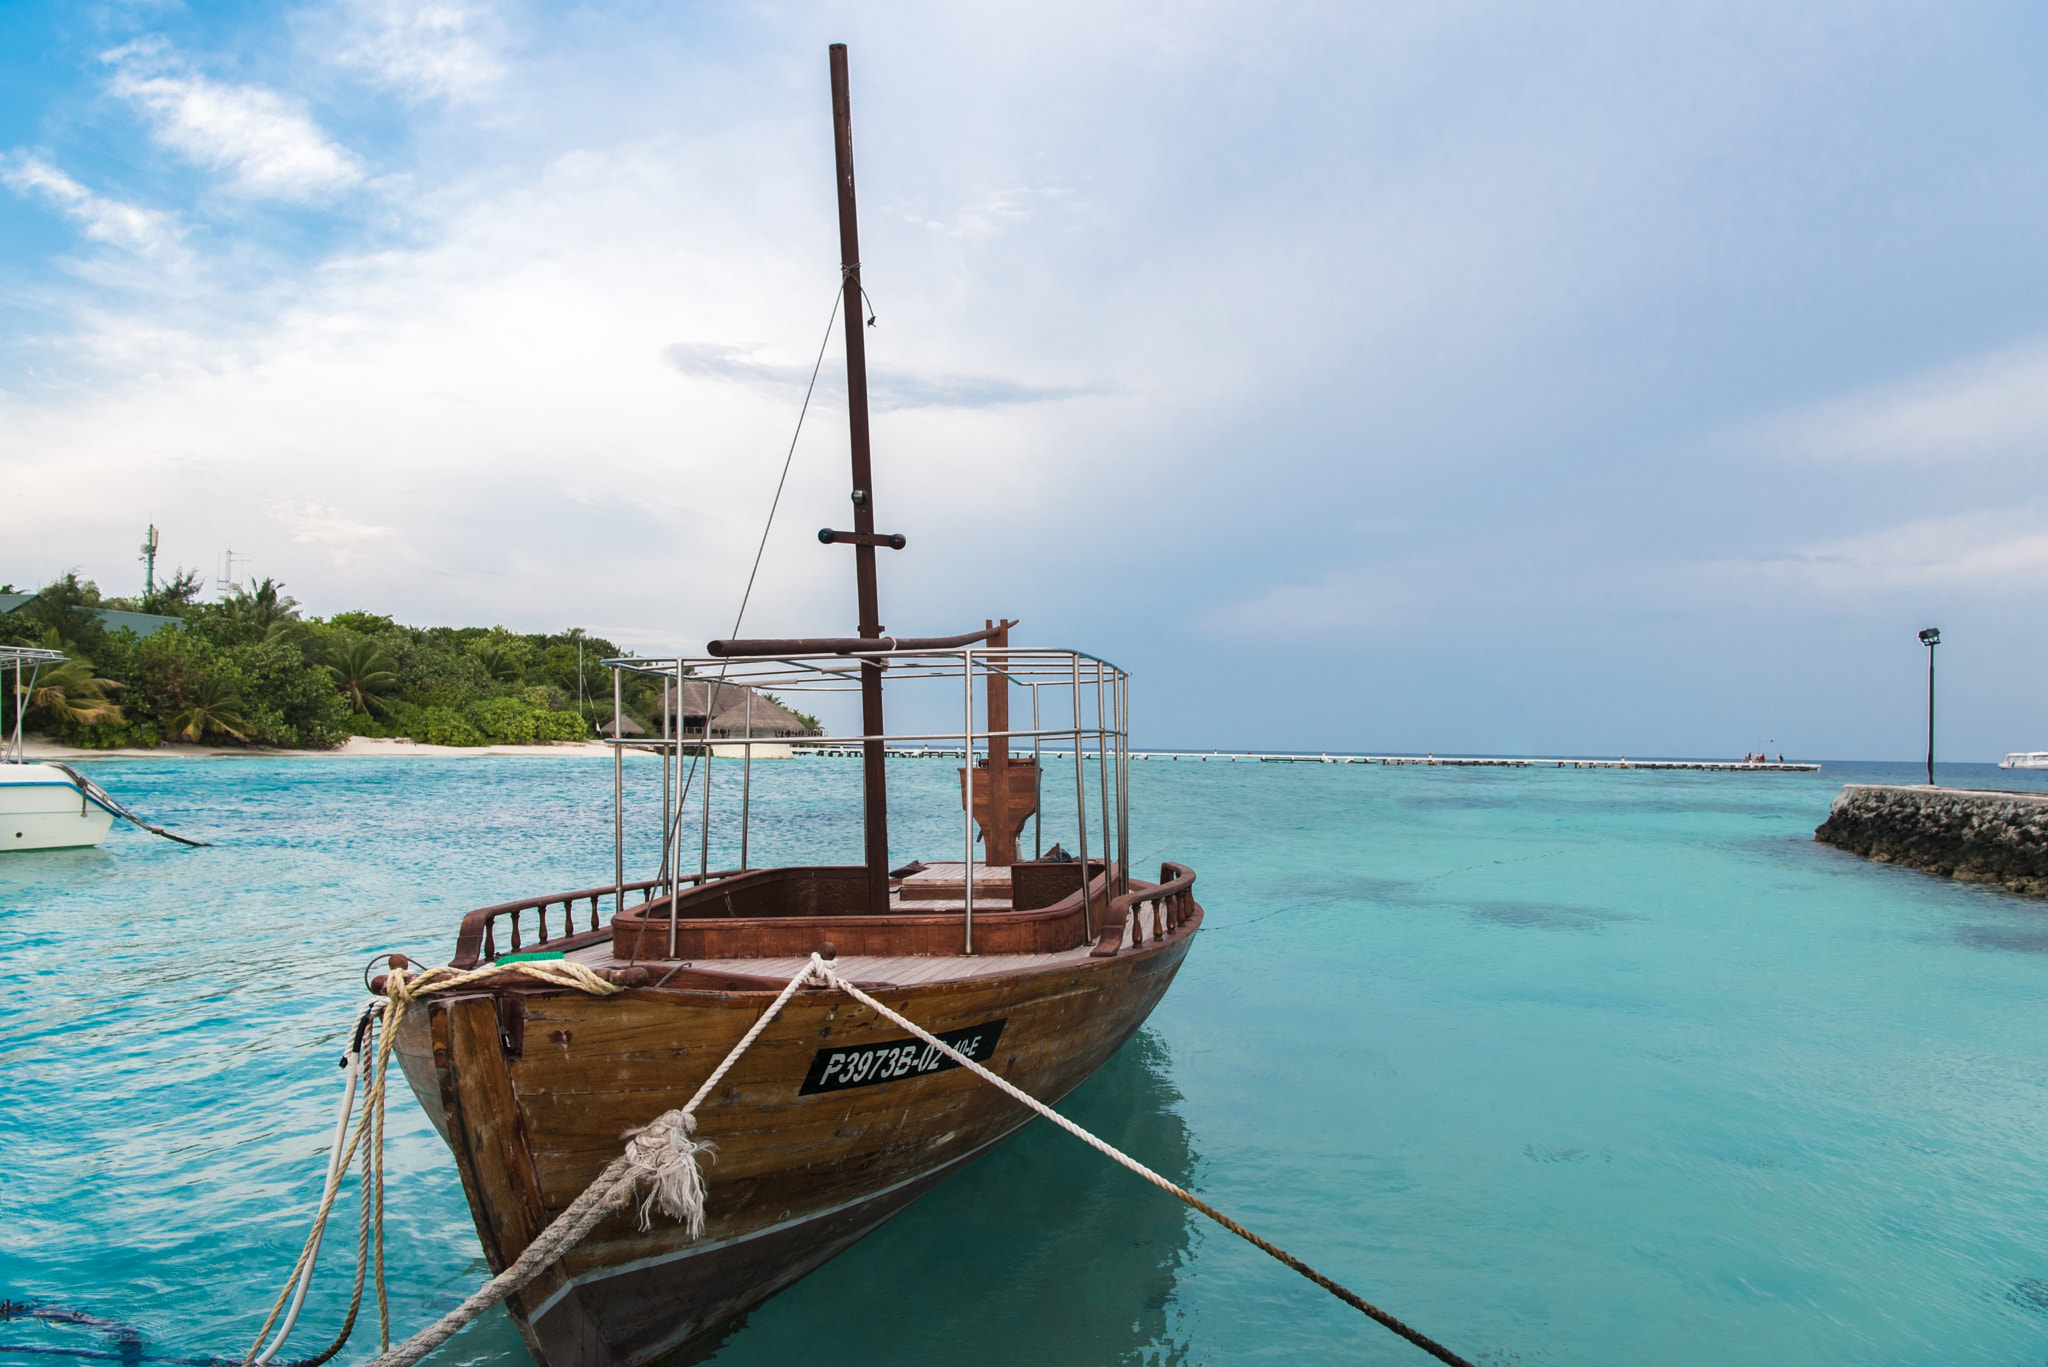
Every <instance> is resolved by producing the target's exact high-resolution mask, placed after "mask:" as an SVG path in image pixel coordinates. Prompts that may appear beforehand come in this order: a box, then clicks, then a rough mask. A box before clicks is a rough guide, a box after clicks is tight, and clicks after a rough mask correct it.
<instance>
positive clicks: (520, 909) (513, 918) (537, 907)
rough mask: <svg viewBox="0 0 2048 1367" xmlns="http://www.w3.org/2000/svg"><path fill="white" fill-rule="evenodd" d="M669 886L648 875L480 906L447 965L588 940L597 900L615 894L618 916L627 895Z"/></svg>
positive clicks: (647, 894) (683, 880)
mask: <svg viewBox="0 0 2048 1367" xmlns="http://www.w3.org/2000/svg"><path fill="white" fill-rule="evenodd" d="M737 872H739V870H737V869H720V870H717V871H715V872H712V873H705V874H698V873H686V874H683V875H681V876H680V877H678V878H677V879H676V880H675V882H676V884H677V886H679V887H694V886H695V885H696V884H698V883H701V882H709V881H711V880H713V879H718V878H726V877H730V876H731V875H732V874H734V873H737ZM668 885H669V880H668V879H666V878H646V879H642V880H641V881H639V882H637V883H627V884H625V885H624V886H622V887H613V886H611V885H610V884H607V885H605V886H604V887H601V888H584V889H582V890H581V891H578V892H554V893H549V894H548V895H547V896H545V897H528V898H526V899H524V900H522V901H518V902H501V903H499V904H498V905H497V906H494V907H478V908H477V909H476V910H475V911H472V912H470V913H469V915H467V916H465V917H463V918H462V928H461V929H460V930H458V931H457V932H456V934H455V957H454V959H453V960H451V961H450V966H451V967H454V968H475V967H476V966H477V965H478V964H479V963H487V962H489V961H490V960H492V959H495V958H497V957H498V955H500V954H501V953H502V954H517V953H519V952H520V951H521V950H522V949H524V950H532V949H536V948H540V947H543V946H545V947H547V948H550V949H559V948H561V947H562V945H563V942H565V941H568V940H570V939H572V938H575V939H587V938H588V937H590V936H593V935H595V934H597V933H598V932H599V931H601V930H603V929H604V923H603V921H602V919H601V917H600V916H599V912H598V904H599V902H600V901H601V900H602V899H603V898H606V897H613V894H614V893H616V894H617V896H616V897H614V898H613V900H614V903H615V905H614V906H613V907H612V912H613V914H614V915H616V914H617V913H618V912H619V910H620V906H619V905H616V904H622V903H623V902H624V901H625V894H627V893H629V892H637V893H639V894H640V895H641V897H640V901H641V904H642V905H645V904H646V903H647V902H648V901H650V900H652V898H653V896H654V893H655V892H656V891H659V890H664V889H666V888H667V887H668ZM581 902H588V903H589V904H590V926H589V928H588V929H587V930H578V929H576V907H577V904H578V903H581ZM554 907H560V908H561V910H560V912H559V913H558V915H559V919H560V922H561V924H560V927H559V929H557V928H554V927H551V926H550V925H549V923H548V913H549V910H550V909H551V908H554ZM529 911H530V912H533V913H535V916H534V919H535V921H536V922H537V923H538V924H537V925H536V926H535V927H534V929H535V930H536V931H537V932H538V933H537V934H534V935H531V936H528V935H526V934H525V933H524V932H525V930H526V923H525V917H526V913H527V912H529ZM500 921H504V922H506V925H505V932H506V938H507V939H508V940H509V941H510V943H509V944H507V945H506V946H505V948H503V949H500V948H499V947H498V944H499V935H498V929H499V927H498V923H499V922H500Z"/></svg>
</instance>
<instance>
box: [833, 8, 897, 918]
mask: <svg viewBox="0 0 2048 1367" xmlns="http://www.w3.org/2000/svg"><path fill="white" fill-rule="evenodd" d="M829 51H830V53H831V64H832V147H833V153H834V157H835V159H836V162H837V170H838V176H839V272H840V275H841V277H842V282H841V283H842V286H843V288H844V291H845V295H846V298H845V301H844V303H843V304H842V306H841V307H842V309H843V311H844V313H845V318H846V420H847V428H848V430H849V433H850V435H851V437H852V443H853V528H854V531H855V533H856V534H857V535H858V536H860V537H862V538H864V539H862V540H857V541H855V542H854V547H853V569H854V582H855V585H856V587H857V591H858V594H859V599H860V632H859V635H860V637H861V639H862V640H870V641H872V640H878V639H880V637H881V635H882V621H881V616H882V610H881V605H880V603H879V601H878V599H877V596H876V589H875V547H874V544H873V541H872V539H871V538H873V537H874V534H875V485H874V471H873V468H872V466H871V465H870V463H869V459H868V355H867V338H866V337H865V335H864V329H863V327H862V320H863V319H864V318H865V317H866V316H867V310H866V309H864V308H863V307H862V304H863V303H864V302H865V301H864V300H863V298H862V295H861V288H860V228H859V225H858V224H857V223H856V221H855V217H854V205H853V105H852V98H851V95H850V92H849V90H848V85H847V78H846V44H844V43H834V44H832V46H831V48H830V49H829ZM860 729H861V734H862V735H864V736H866V737H867V739H866V740H865V741H863V742H861V763H862V771H863V772H862V780H863V782H862V797H863V810H864V813H865V816H866V825H867V867H868V912H869V914H870V915H874V916H885V915H887V914H888V911H889V789H888V782H887V779H886V778H885V776H884V773H883V764H884V762H885V757H884V755H883V749H882V741H881V736H882V734H883V727H882V669H881V666H880V665H877V664H872V663H870V664H863V665H862V666H861V668H860Z"/></svg>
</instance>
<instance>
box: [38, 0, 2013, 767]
mask: <svg viewBox="0 0 2048 1367" xmlns="http://www.w3.org/2000/svg"><path fill="white" fill-rule="evenodd" d="M834 41H843V42H846V43H847V44H849V47H850V52H851V64H852V73H853V77H852V79H853V107H854V142H855V160H856V166H857V178H858V185H859V193H860V204H861V242H862V255H863V258H864V260H863V262H862V271H863V278H864V282H865V284H866V287H867V291H868V294H869V297H870V307H871V311H872V313H873V315H874V318H875V323H874V326H873V327H872V328H871V329H870V330H869V331H868V332H867V343H868V353H869V364H870V367H871V371H872V375H873V381H872V393H873V401H874V405H875V419H874V434H875V435H874V449H875V468H876V476H875V482H876V490H875V502H876V511H877V518H878V525H880V526H881V527H882V528H883V529H884V530H887V531H900V532H902V533H904V534H905V535H906V536H907V537H908V539H909V548H908V549H906V550H904V551H902V552H885V553H884V556H883V561H882V603H883V613H882V618H883V621H884V623H885V624H886V625H887V626H888V627H889V628H890V629H891V630H893V631H897V632H901V633H904V634H942V633H951V632H955V631H961V630H967V629H970V628H972V627H975V626H978V625H980V623H981V622H982V621H983V620H984V619H985V618H988V617H992V616H997V615H1005V616H1009V617H1014V618H1020V619H1022V620H1023V623H1024V625H1023V627H1021V628H1020V629H1019V632H1018V637H1019V639H1023V640H1029V641H1032V642H1035V643H1040V644H1046V645H1058V646H1072V647H1077V648H1080V649H1083V650H1087V651H1090V652H1092V653H1094V654H1097V655H1101V656H1104V657H1107V658H1109V659H1111V660H1113V661H1115V662H1117V663H1118V664H1120V665H1123V666H1125V667H1127V668H1129V669H1130V670H1131V671H1132V673H1133V675H1134V684H1133V693H1132V706H1133V713H1132V720H1133V732H1134V739H1135V741H1136V743H1137V744H1139V745H1140V746H1150V747H1187V748H1209V747H1212V746H1216V747H1223V748H1271V749H1296V750H1317V749H1330V750H1345V751H1366V752H1372V753H1382V752H1422V751H1434V752H1437V753H1504V754H1585V755H1605V754H1629V755H1636V756H1639V757H1642V756H1650V755H1659V754H1662V755H1737V754H1741V753H1743V752H1746V751H1750V750H1756V749H1764V750H1768V751H1769V752H1771V753H1773V754H1775V753H1778V752H1781V751H1782V752H1784V753H1786V754H1787V755H1788V757H1810V758H1835V759H1856V758H1868V759H1878V758H1906V757H1910V756H1913V755H1916V754H1918V753H1920V752H1921V751H1922V750H1923V748H1924V745H1925V732H1924V728H1925V724H1926V717H1925V706H1926V696H1925V693H1926V683H1927V680H1926V663H1927V661H1926V653H1925V651H1924V650H1923V649H1922V648H1921V647H1920V645H1919V643H1918V641H1917V640H1916V633H1917V632H1918V630H1919V629H1920V628H1922V627H1926V626H1938V627H1940V628H1941V630H1942V633H1943V640H1944V644H1943V645H1942V647H1941V651H1940V659H1939V666H1940V676H1939V684H1940V690H1941V691H1940V699H1941V716H1940V727H1941V751H1942V754H1943V756H1944V757H1945V758H1952V759H1957V760H1986V759H1996V758H1997V757H1998V756H1999V755H2001V754H2003V753H2005V752H2006V751H2009V750H2018V749H2040V748H2048V688H2044V685H2048V632H2044V631H2043V630H2042V629H2041V628H2042V624H2043V609H2044V607H2048V488H2044V482H2043V479H2042V475H2043V473H2044V468H2048V466H2044V459H2043V452H2044V448H2048V250H2044V247H2043V245H2042V244H2043V241H2044V238H2043V231H2042V228H2043V224H2044V221H2048V137H2044V132H2048V13H2044V12H2042V11H2041V10H2040V9H2039V8H2038V7H2034V6H2023V5H2017V4H2013V5H1998V4H1968V3H1954V2H1953V0H1951V2H1950V3H1943V4H1885V3H1872V2H1871V0H1856V3H1839V4H1838V3H1829V0H1815V3H1809V4H1805V5H1801V6H1785V5H1781V4H1760V3H1759V4H1744V3H1739V2H1738V3H1729V2H1728V0H1721V2H1719V3H1714V4H1687V3H1683V2H1682V0H1681V2H1679V3H1672V4H1668V5H1659V6H1642V5H1636V4H1620V3H1614V4H1598V3H1568V2H1566V3H1556V4H1548V5H1527V4H1523V5H1512V4H1504V3H1459V2H1458V0H1430V2H1429V3H1414V4H1397V3H1386V4H1351V5H1319V4H1309V3H1298V4H1284V3H1271V2H1270V0H1269V2H1268V3H1263V4H1236V3H1220V2H1218V0H1179V2H1178V3H1174V4H1170V5H1169V4H1164V3H1133V4H1114V3H1101V2H1100V0H1097V2H1096V3H1089V4H1078V3H1068V2H1067V0H1050V2H1049V3H1042V4H1038V5H1033V6H1014V5H1012V6H975V5H968V4H961V3H948V4H902V5H879V4H864V5H842V4H807V3H796V2H792V3H778V4H754V5H748V4H719V5H692V4H686V3H662V4H656V3H647V4H633V3H609V4H582V5H566V4H554V5H542V4H521V3H512V2H511V0H506V2H505V3H498V2H497V0H315V2H314V3H308V4H303V5H292V4H232V3H220V4H210V5H183V4H176V3H167V2H165V0H98V2H96V3H61V2H60V3H48V4H35V3H27V2H26V0H24V2H23V3H14V4H9V5H6V6H0V242H4V250H0V581H10V582H13V583H15V584H17V585H35V584H39V583H41V582H44V581H46V580H47V579H49V578H50V577H52V576H54V575H57V574H60V573H62V572H63V571H65V570H69V569H76V570H77V571H78V572H79V573H81V574H82V575H85V576H88V577H90V578H92V579H94V580H95V581H97V582H98V583H99V584H100V586H101V588H102V589H103V590H104V591H105V592H108V593H110V594H111V593H121V592H127V593H132V592H136V591H138V590H139V589H140V586H141V574H142V567H141V565H140V564H139V563H138V562H137V558H136V557H137V547H138V543H139V542H140V541H141V539H142V535H143V531H144V528H145V527H146V526H147V525H149V524H151V523H154V524H155V525H156V526H157V527H158V528H159V531H160V535H161V538H162V550H161V552H160V557H161V559H160V563H161V564H162V565H163V566H164V567H165V568H174V567H176V566H179V565H182V566H186V567H192V568H197V569H199V570H201V571H202V572H203V573H204V574H205V575H206V577H207V579H208V580H209V581H212V580H213V579H215V578H216V577H217V576H219V575H220V574H221V573H222V571H223V557H224V555H225V554H226V552H228V551H230V550H232V551H233V552H234V554H235V556H236V557H237V559H236V561H235V562H234V566H233V571H234V574H235V576H236V577H238V578H242V579H246V578H248V577H250V576H252V575H255V576H271V577H275V578H277V579H281V580H283V581H284V582H285V584H286V586H287V591H288V592H290V593H292V594H293V595H295V596H296V597H297V598H298V599H300V601H301V602H302V603H303V604H304V605H305V607H306V609H307V610H308V611H311V612H315V613H320V614H323V615H324V614H327V613H332V612H336V611H341V610H346V609H353V608H363V609H369V610H372V611H377V612H382V613H388V614H391V615H394V616H396V617H397V618H398V619H400V620H402V621H407V622H411V623H415V624H419V625H436V624H450V625H457V624H478V625H484V624H503V625H505V626H507V627H510V628H512V629H514V630H520V631H538V630H558V629H562V628H564V627H567V626H571V625H581V626H584V627H587V628H588V629H590V630H591V631H593V632H596V633H598V634H601V635H604V636H607V637H609V638H611V639H613V640H616V641H618V642H620V643H622V644H625V645H629V646H631V647H633V648H635V649H637V650H639V651H641V652H642V653H655V652H672V651H677V650H682V651H687V652H693V653H694V652H695V651H697V650H698V649H700V647H701V644H702V643H703V642H704V641H705V640H706V639H708V638H713V637H720V636H725V635H728V634H730V632H731V630H732V628H733V622H734V614H735V611H736V609H737V607H738V603H739V599H740V595H741V592H742V589H743V588H744V586H745V583H746V578H747V572H748V567H749V564H750V563H751V560H752V557H753V553H754V549H755V546H756V544H757V542H758V541H759V539H760V537H761V535H762V528H763V524H764V519H765V518H766V516H767V511H768V506H769V502H770V500H771V498H772V496H773V494H774V491H775V486H776V480H777V477H778V475H779V473H780V471H781V469H782V463H783V460H784V458H785V456H787V455H788V454H789V452H790V450H791V442H792V434H793V432H794V431H795V429H796V425H797V416H798V412H799V408H800V406H801V404H802V401H803V395H804V386H805V381H806V380H807V379H808V377H809V375H810V373H811V367H812V365H813V364H814V363H815V361H816V359H817V357H818V355H819V347H820V343H821V341H823V340H824V339H825V337H826V335H827V333H826V328H827V323H828V319H829V317H830V315H831V312H832V309H833V304H834V299H835V295H836V290H837V286H838V280H839V272H838V238H837V229H836V220H835V216H834V215H835V207H834V201H833V180H832V168H831V160H832V154H831V124H830V102H829V87H828V83H827V68H826V45H827V44H828V43H830V42H834ZM824 355H825V360H824V364H823V367H822V376H821V379H820V382H819V386H818V392H817V395H816V397H815V399H814V400H813V402H812V405H811V408H810V410H809V413H808V415H807V417H806V419H805V422H804V425H803V428H802V432H801V436H800V437H799V438H797V440H796V443H795V447H794V456H793V459H792V463H791V472H790V482H789V490H788V493H787V494H786V495H785V497H784V499H783V502H782V505H781V508H780V511H779V512H778V514H777V516H776V520H775V523H774V527H773V530H772V533H771V534H770V536H769V539H768V542H767V549H766V553H765V555H764V557H763V560H762V567H761V573H760V579H759V583H758V585H757V587H756V588H755V590H754V594H753V598H752V601H751V605H750V606H749V608H748V611H747V617H746V621H745V623H744V628H745V631H746V632H747V633H748V634H764V635H765V634H772V635H798V634H839V633H846V632H850V631H851V630H852V629H853V626H854V604H853V591H852V576H851V566H850V564H849V563H848V561H849V559H850V555H849V553H848V552H847V551H846V550H845V549H844V548H843V547H825V546H821V545H820V544H819V543H818V541H817V539H816V531H817V529H818V528H819V527H821V526H825V525H834V526H846V525H849V517H850V512H849V506H848V503H847V492H848V489H849V487H850V480H849V476H848V466H847V449H846V408H845V375H844V369H843V366H844V361H843V350H842V344H841V342H840V341H839V339H838V338H837V336H836V335H835V336H834V337H833V338H832V340H831V341H830V342H829V343H828V344H827V345H826V350H825V353H824ZM243 557H246V558H243ZM827 720H828V722H830V721H835V720H839V719H838V718H836V717H835V716H834V715H832V714H830V713H828V715H827ZM844 720H845V721H846V722H847V723H849V724H850V722H851V720H852V718H851V716H848V717H847V718H845V719H844Z"/></svg>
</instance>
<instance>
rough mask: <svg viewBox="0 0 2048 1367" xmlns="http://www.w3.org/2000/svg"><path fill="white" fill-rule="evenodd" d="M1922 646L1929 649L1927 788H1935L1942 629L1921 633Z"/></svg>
mask: <svg viewBox="0 0 2048 1367" xmlns="http://www.w3.org/2000/svg"><path fill="white" fill-rule="evenodd" d="M1920 644H1921V645H1923V646H1926V647H1927V786H1928V787H1930V788H1932V787H1933V786H1934V648H1935V647H1936V646H1938V645H1940V644H1941V628H1940V627H1929V628H1927V630H1925V631H1923V632H1921V633H1920Z"/></svg>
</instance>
